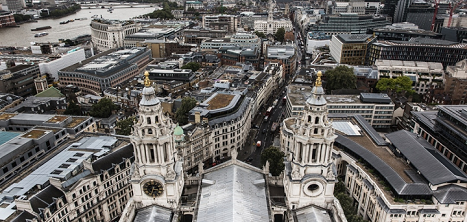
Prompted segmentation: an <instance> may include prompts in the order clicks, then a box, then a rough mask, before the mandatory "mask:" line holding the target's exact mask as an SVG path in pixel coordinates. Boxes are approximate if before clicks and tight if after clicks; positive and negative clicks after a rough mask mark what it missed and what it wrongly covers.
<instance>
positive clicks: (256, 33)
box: [255, 31, 266, 39]
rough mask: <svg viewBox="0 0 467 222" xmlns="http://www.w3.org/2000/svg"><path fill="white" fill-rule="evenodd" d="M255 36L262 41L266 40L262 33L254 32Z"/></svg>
mask: <svg viewBox="0 0 467 222" xmlns="http://www.w3.org/2000/svg"><path fill="white" fill-rule="evenodd" d="M255 35H257V36H258V37H259V38H262V39H265V38H266V35H265V34H264V33H262V32H259V31H255Z"/></svg>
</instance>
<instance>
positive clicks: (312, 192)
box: [303, 181, 324, 197]
mask: <svg viewBox="0 0 467 222" xmlns="http://www.w3.org/2000/svg"><path fill="white" fill-rule="evenodd" d="M323 190H324V187H323V184H322V183H321V182H320V181H310V182H308V183H306V184H305V186H304V187H303V192H304V193H305V194H306V195H308V196H311V197H315V196H318V195H320V194H321V193H322V192H323Z"/></svg>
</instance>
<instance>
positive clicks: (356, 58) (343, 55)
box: [329, 34, 376, 66]
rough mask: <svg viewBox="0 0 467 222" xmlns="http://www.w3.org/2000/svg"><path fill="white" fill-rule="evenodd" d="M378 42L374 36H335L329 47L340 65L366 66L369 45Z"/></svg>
mask: <svg viewBox="0 0 467 222" xmlns="http://www.w3.org/2000/svg"><path fill="white" fill-rule="evenodd" d="M374 41H376V38H375V37H373V36H372V35H366V34H365V35H363V34H362V35H356V34H354V35H349V34H340V35H333V36H332V40H331V44H330V46H329V49H330V52H331V56H332V57H333V58H334V59H335V60H336V62H338V63H340V64H348V65H356V66H358V65H364V64H365V58H366V56H367V51H368V45H369V44H371V43H372V42H374Z"/></svg>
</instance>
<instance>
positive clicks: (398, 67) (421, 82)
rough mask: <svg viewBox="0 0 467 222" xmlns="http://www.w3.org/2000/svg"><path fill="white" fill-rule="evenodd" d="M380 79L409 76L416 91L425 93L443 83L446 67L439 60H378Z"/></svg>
mask: <svg viewBox="0 0 467 222" xmlns="http://www.w3.org/2000/svg"><path fill="white" fill-rule="evenodd" d="M375 66H376V67H377V68H378V79H381V78H397V77H399V76H407V77H409V78H410V79H411V80H412V81H413V82H415V85H414V86H413V87H412V88H413V90H415V92H416V93H419V94H424V93H426V92H427V91H428V89H430V87H432V86H433V87H435V88H436V86H437V85H441V84H443V80H444V69H443V64H441V63H439V62H423V61H401V60H377V61H376V63H375Z"/></svg>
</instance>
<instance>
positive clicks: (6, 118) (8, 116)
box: [0, 113, 17, 120]
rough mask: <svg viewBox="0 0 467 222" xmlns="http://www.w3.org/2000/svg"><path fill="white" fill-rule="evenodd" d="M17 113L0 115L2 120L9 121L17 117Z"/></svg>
mask: <svg viewBox="0 0 467 222" xmlns="http://www.w3.org/2000/svg"><path fill="white" fill-rule="evenodd" d="M16 115H17V114H15V113H2V114H0V120H9V119H10V118H12V117H14V116H16Z"/></svg>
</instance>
